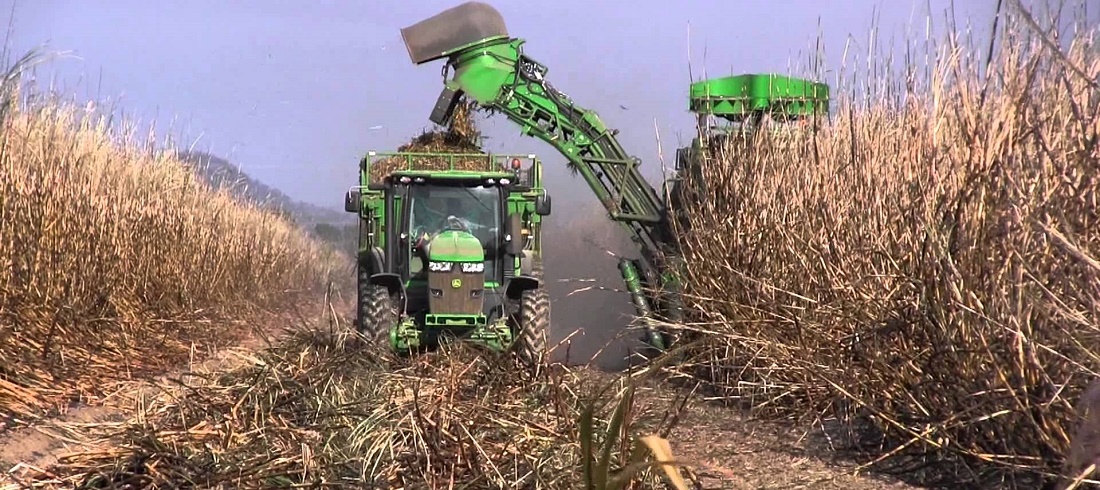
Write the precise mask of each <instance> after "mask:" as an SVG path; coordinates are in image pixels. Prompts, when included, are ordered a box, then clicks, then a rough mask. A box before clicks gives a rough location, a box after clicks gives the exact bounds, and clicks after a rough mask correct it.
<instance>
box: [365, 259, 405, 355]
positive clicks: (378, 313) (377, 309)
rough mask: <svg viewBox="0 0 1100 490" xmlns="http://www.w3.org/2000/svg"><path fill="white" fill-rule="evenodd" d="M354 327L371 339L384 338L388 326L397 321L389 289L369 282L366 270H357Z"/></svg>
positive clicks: (380, 339) (378, 339) (379, 339)
mask: <svg viewBox="0 0 1100 490" xmlns="http://www.w3.org/2000/svg"><path fill="white" fill-rule="evenodd" d="M358 279H359V281H358V286H359V296H358V298H357V299H358V301H357V303H358V304H357V311H356V313H357V321H356V329H357V330H358V331H359V333H361V334H363V335H364V336H365V337H367V338H368V339H370V340H372V341H382V340H385V338H386V334H388V333H389V332H388V329H389V327H390V326H392V325H393V324H394V322H396V321H397V315H396V311H395V309H394V305H393V301H392V299H391V298H390V293H389V290H387V289H386V288H385V287H383V286H379V285H377V284H371V283H370V276H368V275H367V272H366V271H363V270H360V271H359V278H358Z"/></svg>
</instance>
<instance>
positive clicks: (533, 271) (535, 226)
mask: <svg viewBox="0 0 1100 490" xmlns="http://www.w3.org/2000/svg"><path fill="white" fill-rule="evenodd" d="M375 165H382V166H381V167H379V168H382V169H386V170H387V171H385V172H377V170H378V169H374V170H376V172H375V173H376V174H379V173H380V174H382V177H381V178H374V179H372V178H371V176H372V168H373V167H374V166H375ZM359 173H360V185H358V186H355V187H353V188H351V189H350V190H349V191H348V192H347V194H346V195H345V203H344V209H345V211H347V212H349V213H356V214H357V215H358V216H359V253H358V260H357V274H358V302H357V303H358V306H357V312H356V313H357V314H356V327H357V329H358V330H359V331H360V332H361V333H363V334H364V335H366V336H367V337H368V338H371V339H377V340H383V341H384V340H388V342H389V344H390V346H391V347H392V348H393V349H394V350H395V351H397V352H399V353H409V352H412V351H418V350H422V349H425V348H431V347H433V346H436V345H438V344H439V343H440V342H441V341H444V340H446V339H448V338H459V339H465V340H470V341H474V342H477V343H479V344H481V345H483V346H486V347H488V348H490V349H493V350H497V351H503V350H507V349H510V348H512V347H513V346H514V347H515V348H516V349H517V351H518V352H519V354H521V356H522V357H523V358H525V360H528V361H538V360H539V359H541V357H542V356H543V354H544V353H545V350H546V342H547V335H548V331H549V328H550V302H549V298H548V296H547V293H546V289H545V286H544V285H543V282H542V235H541V234H542V231H541V229H542V226H541V224H542V219H543V217H545V216H548V215H549V214H550V208H551V201H550V196H549V195H548V194H547V193H546V191H545V190H544V189H543V187H542V163H541V162H540V161H539V160H538V158H537V157H536V156H535V155H485V154H462V153H412V152H401V153H378V152H373V151H372V152H369V153H368V154H367V156H366V157H365V158H363V160H362V161H361V163H360V168H359Z"/></svg>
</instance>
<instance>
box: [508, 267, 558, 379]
mask: <svg viewBox="0 0 1100 490" xmlns="http://www.w3.org/2000/svg"><path fill="white" fill-rule="evenodd" d="M531 275H532V276H534V277H535V278H538V279H542V260H540V259H535V260H534V261H532V270H531ZM519 310H520V311H519V327H520V328H519V333H518V335H517V337H516V344H517V346H516V347H517V349H516V350H517V352H518V353H519V355H520V358H521V359H523V361H524V362H527V363H529V364H532V365H535V364H538V363H540V362H542V361H543V356H544V355H545V354H546V350H547V347H546V344H547V341H548V340H547V337H548V336H549V334H550V294H549V293H548V292H547V290H546V287H545V286H540V287H539V288H538V289H532V290H528V291H524V292H523V296H522V297H521V298H520V308H519Z"/></svg>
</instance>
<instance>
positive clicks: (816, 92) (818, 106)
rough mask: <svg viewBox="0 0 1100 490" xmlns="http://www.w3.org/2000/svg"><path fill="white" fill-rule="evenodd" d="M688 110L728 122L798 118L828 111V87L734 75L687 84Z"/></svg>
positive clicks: (765, 76)
mask: <svg viewBox="0 0 1100 490" xmlns="http://www.w3.org/2000/svg"><path fill="white" fill-rule="evenodd" d="M688 110H690V111H691V112H694V113H696V114H712V115H715V116H719V117H723V118H727V119H730V120H741V119H743V118H745V117H747V116H749V115H753V114H760V113H768V114H771V115H773V116H783V117H802V116H811V115H814V114H824V113H827V112H828V110H829V86H828V85H826V84H823V83H818V82H813V81H810V80H806V79H801V78H794V77H787V76H783V75H776V74H750V75H736V76H729V77H721V78H712V79H710V80H702V81H699V82H695V83H693V84H691V87H690V90H689V95H688Z"/></svg>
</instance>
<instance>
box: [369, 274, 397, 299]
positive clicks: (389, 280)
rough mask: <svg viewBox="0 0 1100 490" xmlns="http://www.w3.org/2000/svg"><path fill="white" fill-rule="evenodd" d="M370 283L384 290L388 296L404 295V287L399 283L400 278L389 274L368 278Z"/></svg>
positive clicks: (374, 275)
mask: <svg viewBox="0 0 1100 490" xmlns="http://www.w3.org/2000/svg"><path fill="white" fill-rule="evenodd" d="M370 283H371V284H374V285H378V286H382V287H384V288H386V290H388V291H389V292H390V295H391V296H392V295H395V294H402V295H404V293H405V285H404V284H402V283H401V276H400V275H398V274H394V273H390V272H379V273H377V274H373V275H371V276H370Z"/></svg>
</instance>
